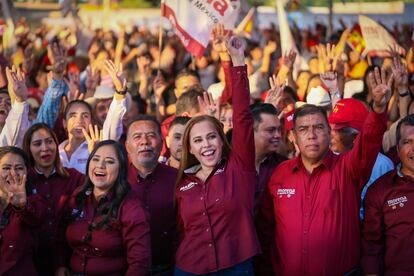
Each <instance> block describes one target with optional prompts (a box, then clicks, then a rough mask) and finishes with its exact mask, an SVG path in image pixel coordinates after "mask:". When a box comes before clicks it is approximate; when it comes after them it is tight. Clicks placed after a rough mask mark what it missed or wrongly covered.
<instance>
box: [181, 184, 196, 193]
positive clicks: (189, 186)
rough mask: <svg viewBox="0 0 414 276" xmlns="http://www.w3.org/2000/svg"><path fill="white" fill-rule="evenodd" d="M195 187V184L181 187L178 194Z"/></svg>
mask: <svg viewBox="0 0 414 276" xmlns="http://www.w3.org/2000/svg"><path fill="white" fill-rule="evenodd" d="M195 185H197V182H190V183H188V184H187V185H185V186H183V187H181V188H180V192H184V191H187V190H190V189H191V188H193V187H195Z"/></svg>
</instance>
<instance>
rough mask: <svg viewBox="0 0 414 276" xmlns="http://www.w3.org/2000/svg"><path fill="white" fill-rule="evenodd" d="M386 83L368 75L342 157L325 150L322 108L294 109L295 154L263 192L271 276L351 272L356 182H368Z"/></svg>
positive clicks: (355, 256) (355, 252) (381, 127)
mask: <svg viewBox="0 0 414 276" xmlns="http://www.w3.org/2000/svg"><path fill="white" fill-rule="evenodd" d="M392 80H393V77H390V79H389V80H388V81H386V79H385V72H384V71H383V72H382V74H381V75H380V73H379V71H378V69H376V70H375V76H374V75H373V74H371V75H370V82H371V87H372V97H373V105H372V108H373V111H372V112H370V114H369V115H368V117H367V119H366V121H365V124H364V127H363V129H362V130H361V132H360V134H359V136H358V138H357V139H356V141H355V145H354V147H353V149H352V150H351V151H349V152H347V153H344V154H341V155H335V154H334V153H333V152H332V151H331V150H330V149H329V141H330V127H329V124H328V120H327V117H326V114H325V112H324V111H323V110H322V109H321V108H319V107H316V106H313V105H305V106H303V107H301V108H299V109H297V110H296V111H295V114H294V119H293V125H294V130H293V133H294V137H295V141H296V143H297V145H298V147H299V149H300V155H299V156H298V157H297V158H295V159H292V160H289V161H286V162H283V163H282V164H280V165H279V166H278V167H277V168H276V170H275V171H274V173H273V175H272V177H271V179H270V182H269V186H268V189H269V192H270V194H271V196H272V198H273V205H274V218H275V222H276V226H275V228H274V235H275V236H274V237H275V238H274V240H275V244H274V245H275V247H276V248H275V254H273V265H274V270H275V272H276V274H277V275H343V274H346V273H350V272H352V271H354V270H356V269H357V267H358V264H359V257H360V252H359V251H360V249H359V244H360V240H359V237H360V236H359V216H358V209H359V201H360V200H359V192H360V189H361V188H362V187H361V185H359V184H360V183H366V182H367V180H368V177H369V175H370V172H371V170H372V167H373V165H374V162H375V159H376V156H377V155H378V152H379V150H380V148H381V142H382V135H383V133H384V131H385V130H386V119H387V113H386V109H387V103H388V100H389V96H390V93H391V84H392ZM367 172H368V173H367ZM361 178H363V181H362V182H361V181H360V179H361Z"/></svg>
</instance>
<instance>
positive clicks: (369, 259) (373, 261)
mask: <svg viewBox="0 0 414 276" xmlns="http://www.w3.org/2000/svg"><path fill="white" fill-rule="evenodd" d="M364 206H365V219H364V222H363V230H362V261H361V263H362V268H363V269H364V272H365V273H366V274H380V275H414V262H413V260H414V259H413V258H414V252H413V246H414V232H413V231H414V180H413V179H412V178H411V177H407V176H404V175H402V174H401V172H399V169H395V170H393V171H391V172H389V173H387V174H385V175H383V176H382V177H381V178H379V179H378V180H377V181H376V183H374V184H373V185H372V186H371V187H369V189H368V192H367V195H366V197H365V205H364Z"/></svg>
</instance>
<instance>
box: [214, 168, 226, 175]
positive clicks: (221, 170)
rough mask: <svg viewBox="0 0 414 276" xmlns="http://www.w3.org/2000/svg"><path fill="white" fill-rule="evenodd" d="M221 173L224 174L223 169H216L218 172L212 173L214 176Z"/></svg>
mask: <svg viewBox="0 0 414 276" xmlns="http://www.w3.org/2000/svg"><path fill="white" fill-rule="evenodd" d="M222 172H224V169H218V170H217V171H216V172H215V173H214V175H218V174H220V173H222Z"/></svg>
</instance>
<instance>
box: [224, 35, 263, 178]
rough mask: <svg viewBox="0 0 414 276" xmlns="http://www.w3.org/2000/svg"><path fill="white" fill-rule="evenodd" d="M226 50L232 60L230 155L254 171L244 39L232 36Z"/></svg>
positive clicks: (251, 118)
mask: <svg viewBox="0 0 414 276" xmlns="http://www.w3.org/2000/svg"><path fill="white" fill-rule="evenodd" d="M226 46H227V51H228V52H229V54H230V57H231V60H232V62H233V67H232V68H231V76H232V79H231V81H232V90H233V91H232V94H233V100H232V103H233V110H234V111H233V140H232V147H233V151H232V156H233V157H235V159H236V160H237V162H238V163H239V164H240V165H241V166H242V168H243V169H244V170H248V171H255V170H256V169H255V146H254V136H253V117H252V115H251V113H250V109H249V104H250V91H249V80H248V78H247V67H246V65H245V61H244V59H245V57H244V50H245V46H244V41H243V40H241V39H240V38H237V37H232V38H231V39H230V40H228V41H226Z"/></svg>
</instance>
